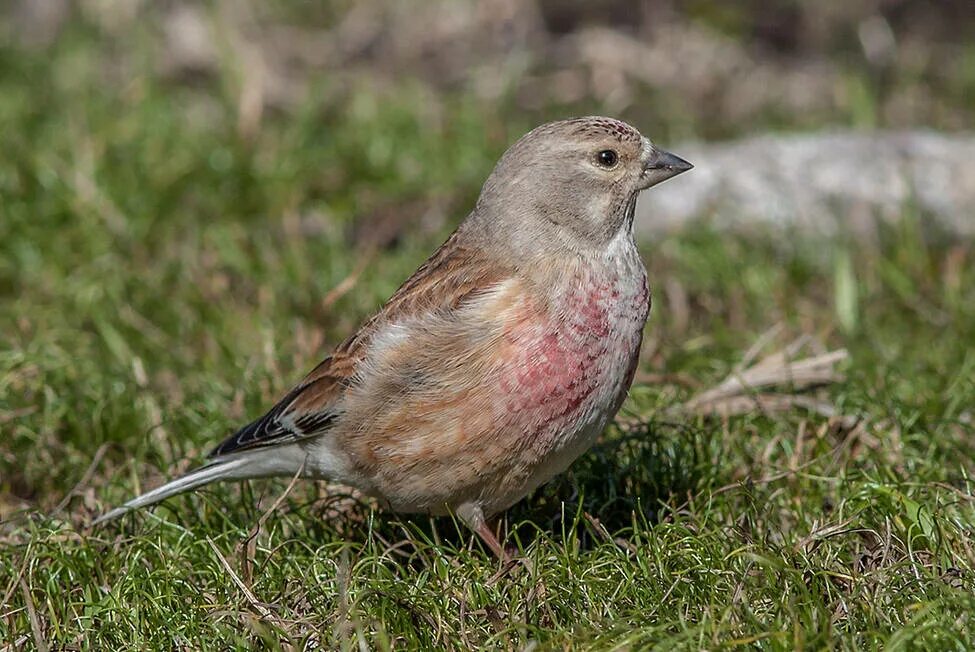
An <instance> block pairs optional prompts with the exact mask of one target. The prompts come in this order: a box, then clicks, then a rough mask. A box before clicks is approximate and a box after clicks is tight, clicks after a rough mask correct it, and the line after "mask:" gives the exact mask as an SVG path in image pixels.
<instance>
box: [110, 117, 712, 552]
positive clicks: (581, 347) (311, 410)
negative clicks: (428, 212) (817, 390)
mask: <svg viewBox="0 0 975 652" xmlns="http://www.w3.org/2000/svg"><path fill="white" fill-rule="evenodd" d="M692 167H693V166H692V165H691V164H690V163H688V162H687V161H685V160H684V159H682V158H680V157H678V156H676V155H675V154H672V153H670V152H667V151H665V150H663V149H660V148H658V147H657V146H656V145H654V144H653V142H652V141H651V140H650V139H648V138H647V137H645V136H643V135H642V134H641V133H640V132H639V131H638V130H637V129H636V128H634V127H632V126H630V125H629V124H627V123H625V122H623V121H620V120H616V119H613V118H608V117H603V116H588V117H580V118H570V119H565V120H559V121H555V122H549V123H546V124H543V125H541V126H539V127H536V128H535V129H533V130H531V131H529V132H528V133H527V134H525V135H524V136H522V137H521V138H520V139H519V140H517V141H516V142H515V143H514V144H513V145H511V146H510V147H509V148H508V149H507V151H505V152H504V154H503V155H502V156H501V158H500V159H499V161H498V162H497V164H496V166H495V167H494V169H493V171H492V172H491V174H490V175H489V176H488V178H487V180H486V181H485V183H484V185H483V187H482V189H481V192H480V195H479V197H478V199H477V201H476V202H475V205H474V207H473V209H472V210H471V212H470V213H469V214H468V215H467V217H466V218H465V219H464V220H463V221H462V222H461V223H460V225H459V226H458V227H457V228H456V230H455V231H454V232H453V233H452V234H451V235H450V236H449V237H448V238H447V240H446V241H445V242H444V243H443V244H442V245H441V246H440V248H439V249H437V251H436V252H435V253H434V254H433V255H432V256H430V258H429V259H428V260H427V261H426V262H424V263H423V264H422V265H421V266H420V267H419V268H418V269H417V271H416V272H415V273H414V274H413V275H412V276H410V277H409V278H408V279H407V280H406V281H405V282H404V283H403V284H402V286H400V287H399V289H398V290H397V291H396V292H395V293H393V295H392V296H391V297H390V298H389V300H388V301H387V302H386V303H385V304H384V305H383V306H382V307H381V308H380V309H379V311H378V312H377V313H376V314H375V315H374V316H372V317H371V318H370V319H368V320H366V321H365V322H364V323H363V325H362V326H361V327H360V328H359V329H358V330H357V331H356V332H355V333H354V334H353V335H351V336H350V337H349V338H348V339H346V340H345V341H344V342H342V343H341V344H340V345H339V346H338V347H337V348H336V349H335V350H334V351H333V352H332V354H331V355H329V356H328V357H327V358H325V359H324V360H323V361H322V362H321V363H320V364H318V366H316V367H315V368H314V369H312V370H311V372H310V373H308V374H307V375H306V376H305V377H304V378H303V379H302V380H301V381H300V382H299V383H298V384H297V385H295V386H294V387H293V388H292V389H291V390H290V391H288V392H287V393H286V394H285V395H284V397H283V398H281V400H280V401H278V402H277V403H276V404H275V405H274V406H273V407H271V409H270V410H269V411H268V412H267V413H266V414H264V415H263V416H261V417H260V418H258V419H256V420H255V421H253V422H251V423H249V424H247V425H245V426H244V427H242V428H240V429H239V430H238V431H236V432H235V433H234V434H233V435H231V436H229V437H228V438H226V439H225V440H224V441H223V442H221V443H220V444H219V445H218V446H216V448H214V449H213V451H212V452H211V453H210V455H209V457H208V460H207V462H206V463H205V464H203V465H202V466H200V467H199V468H197V469H196V470H193V471H190V472H189V473H187V474H185V475H183V476H182V477H178V478H177V479H175V480H172V481H171V482H168V483H166V484H164V485H162V486H160V487H159V488H157V489H154V490H151V491H149V492H147V493H145V494H142V495H140V496H137V497H135V498H133V499H131V500H129V501H128V502H126V503H124V504H123V505H122V506H120V507H117V508H115V509H113V510H111V511H108V512H107V513H105V514H104V515H102V516H101V517H99V518H98V519H96V520H95V521H94V522H93V523H92V524H93V525H97V524H101V523H104V522H106V521H109V520H112V519H114V518H117V517H119V516H122V515H123V514H125V513H127V512H129V511H131V510H134V509H137V508H141V507H145V506H148V505H152V504H154V503H157V502H159V501H162V500H164V499H166V498H169V497H170V496H173V495H175V494H179V493H182V492H185V491H190V490H194V489H197V488H199V487H202V486H203V485H206V484H209V483H211V482H214V481H221V480H245V479H251V478H261V477H272V476H292V477H302V478H308V479H324V480H328V481H331V482H335V483H339V484H344V485H348V486H351V487H355V488H357V489H358V490H360V491H362V492H363V493H365V494H366V495H369V496H372V497H375V498H376V499H378V501H379V503H380V504H381V505H383V506H385V507H386V508H388V509H390V510H392V511H395V512H402V513H419V514H429V515H446V514H453V515H455V516H456V517H458V518H459V519H460V520H461V521H462V522H463V523H464V524H466V525H467V526H468V527H469V528H470V529H471V530H473V532H475V533H476V534H477V535H479V536H480V537H481V539H482V540H483V541H484V543H485V544H486V545H487V547H488V548H489V549H490V550H491V551H492V552H493V553H494V554H495V555H497V556H498V557H499V558H502V559H509V555H508V553H507V551H506V550H505V548H504V547H503V546H502V545H501V543H500V542H499V541H498V538H497V536H496V535H495V533H494V530H493V529H492V527H491V525H490V523H491V519H493V518H495V517H497V516H498V515H500V514H501V513H503V512H504V510H506V509H508V508H509V507H510V506H512V505H513V504H515V503H516V502H518V501H520V500H521V499H522V498H524V497H525V496H527V495H528V494H529V493H531V492H532V491H533V490H535V489H536V488H537V487H539V486H541V485H542V484H544V483H545V482H547V481H549V480H550V479H552V478H553V477H555V476H556V475H557V474H559V473H561V472H563V471H564V470H566V469H567V468H568V467H569V465H570V464H571V463H572V462H573V461H574V460H575V459H576V458H578V457H579V456H580V455H582V454H583V453H584V452H585V451H586V450H587V449H588V448H589V447H590V446H591V445H592V444H593V443H594V442H595V440H596V438H597V437H598V436H599V435H600V434H601V432H602V431H603V430H604V428H605V427H606V426H607V424H608V423H609V422H610V421H611V420H612V419H613V417H614V416H615V415H616V413H617V411H618V410H619V408H620V406H621V405H622V403H623V400H624V398H625V397H626V395H627V393H628V391H629V388H630V385H631V383H632V381H633V376H634V373H635V371H636V368H637V364H638V360H639V356H640V346H641V342H642V337H643V331H644V327H645V324H646V320H647V317H648V314H649V311H650V288H649V284H648V279H647V273H646V269H645V267H644V264H643V262H642V260H641V258H640V255H639V253H638V250H637V246H636V243H635V241H634V236H633V216H634V209H635V206H636V201H637V197H638V196H639V195H640V193H641V192H642V191H643V190H646V189H648V188H650V187H652V186H654V185H656V184H658V183H660V182H662V181H665V180H667V179H670V178H672V177H674V176H676V175H678V174H681V173H683V172H686V171H687V170H689V169H691V168H692Z"/></svg>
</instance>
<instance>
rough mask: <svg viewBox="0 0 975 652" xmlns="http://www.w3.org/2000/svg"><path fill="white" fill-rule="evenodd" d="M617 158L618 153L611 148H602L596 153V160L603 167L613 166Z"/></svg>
mask: <svg viewBox="0 0 975 652" xmlns="http://www.w3.org/2000/svg"><path fill="white" fill-rule="evenodd" d="M619 160H620V157H619V154H617V153H616V152H615V151H614V150H612V149H604V150H602V151H601V152H599V153H597V154H596V162H597V163H599V165H600V166H601V167H604V168H611V167H614V166H615V165H616V163H617V161H619Z"/></svg>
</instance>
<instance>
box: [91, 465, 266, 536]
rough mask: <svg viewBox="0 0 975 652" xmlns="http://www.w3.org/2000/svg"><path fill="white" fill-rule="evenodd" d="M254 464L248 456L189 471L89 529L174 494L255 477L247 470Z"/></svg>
mask: <svg viewBox="0 0 975 652" xmlns="http://www.w3.org/2000/svg"><path fill="white" fill-rule="evenodd" d="M253 461H254V460H253V459H252V458H251V457H250V456H240V457H232V458H224V459H217V460H214V461H213V462H211V463H210V464H207V465H206V466H202V467H200V468H198V469H196V470H195V471H190V472H189V473H187V474H186V475H184V476H182V477H179V478H176V479H175V480H172V481H171V482H167V483H166V484H164V485H163V486H161V487H158V488H156V489H153V490H152V491H148V492H146V493H144V494H142V495H141V496H136V497H135V498H133V499H132V500H130V501H128V502H127V503H125V504H124V505H122V506H121V507H116V508H115V509H113V510H111V511H109V512H106V513H105V514H102V515H101V516H99V517H98V518H96V519H95V520H94V521H92V522H91V525H92V526H96V525H100V524H102V523H106V522H108V521H111V520H113V519H116V518H118V517H119V516H122V515H123V514H127V513H128V512H131V511H132V510H133V509H139V508H140V507H147V506H149V505H154V504H155V503H158V502H159V501H161V500H165V499H167V498H169V497H170V496H175V495H176V494H179V493H183V492H184V491H190V490H192V489H196V488H197V487H202V486H203V485H205V484H209V483H211V482H215V481H217V480H233V479H240V478H249V477H254V476H255V475H256V474H255V473H254V472H253V470H252V469H249V468H248V467H250V466H251V465H252V463H253Z"/></svg>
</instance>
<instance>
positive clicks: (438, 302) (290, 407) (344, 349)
mask: <svg viewBox="0 0 975 652" xmlns="http://www.w3.org/2000/svg"><path fill="white" fill-rule="evenodd" d="M507 278H510V270H509V269H506V268H505V266H502V265H498V264H494V263H491V262H489V261H487V260H485V257H484V255H483V253H482V250H481V249H480V248H477V247H468V246H465V245H463V244H461V238H460V237H458V232H455V233H454V234H453V235H451V236H450V238H448V239H447V241H446V242H445V243H444V244H443V245H441V247H440V248H439V249H438V250H437V251H436V252H435V253H434V254H433V255H432V256H431V257H430V258H429V259H428V260H427V261H426V262H425V263H424V264H423V265H421V266H420V268H419V269H418V270H417V271H416V272H414V274H413V275H412V276H411V277H410V278H409V279H407V280H406V282H405V283H403V285H402V286H400V288H399V289H398V290H397V291H396V292H395V293H394V294H393V296H392V297H390V299H389V301H387V302H386V304H385V305H384V306H383V307H382V309H381V310H380V311H379V312H378V313H376V315H374V316H373V317H372V318H371V319H370V320H369V321H367V322H366V323H365V324H364V325H363V326H362V327H361V328H360V329H359V330H358V331H357V332H356V333H355V334H354V335H352V336H351V337H350V338H349V339H347V340H346V341H345V342H343V343H342V344H341V345H340V346H339V347H338V348H337V349H336V350H335V352H334V353H333V354H332V355H331V356H329V357H328V358H326V359H325V360H323V361H322V362H321V363H320V364H319V365H318V366H317V367H315V368H314V369H313V370H312V371H311V373H309V374H308V375H307V376H305V378H304V379H303V380H302V381H301V382H300V383H298V385H297V386H295V387H294V388H293V389H292V390H291V391H289V392H288V393H287V394H286V395H285V396H284V398H282V399H281V400H280V401H278V403H277V404H275V406H274V407H272V408H271V409H270V411H268V413H267V414H265V415H264V416H262V417H261V418H259V419H257V420H255V421H253V422H251V423H249V424H247V425H246V426H244V427H243V428H241V429H240V430H238V431H237V432H235V433H234V434H233V435H231V436H230V437H228V438H227V439H225V440H224V441H223V442H221V443H220V445H219V446H217V447H216V448H215V449H214V450H213V451H212V452H211V453H210V456H211V457H217V456H221V455H227V454H230V453H237V452H241V451H245V450H250V449H254V448H263V447H266V446H276V445H279V444H288V443H292V442H296V441H300V440H306V439H310V438H313V437H317V436H319V435H321V434H323V433H325V432H327V431H328V430H329V428H330V427H331V426H332V425H333V424H334V422H335V421H336V419H338V418H339V409H338V403H339V399H340V398H341V397H342V395H343V394H344V392H345V390H346V389H347V388H348V387H349V386H350V385H351V384H352V383H353V382H354V377H355V372H356V367H357V365H358V363H359V362H360V361H361V360H362V358H363V357H364V355H365V354H366V352H367V350H368V347H369V342H370V339H371V338H372V336H373V335H374V334H375V333H376V331H377V329H378V328H379V327H380V326H382V325H384V324H390V323H395V322H398V321H401V320H403V319H407V318H411V317H419V316H422V315H425V314H431V313H441V314H449V313H450V312H452V311H455V310H457V309H458V308H461V307H462V306H464V305H465V304H467V303H468V302H469V301H471V300H472V299H474V298H476V297H478V296H481V295H482V294H483V293H484V292H487V291H490V290H491V289H492V288H494V287H496V286H497V284H498V283H501V282H503V281H504V280H505V279H507Z"/></svg>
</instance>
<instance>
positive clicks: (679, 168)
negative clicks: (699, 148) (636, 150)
mask: <svg viewBox="0 0 975 652" xmlns="http://www.w3.org/2000/svg"><path fill="white" fill-rule="evenodd" d="M645 151H646V157H645V158H644V160H643V174H642V175H641V179H642V181H643V183H641V184H640V185H641V187H642V188H644V189H646V188H649V187H651V186H655V185H657V184H658V183H660V182H661V181H666V180H667V179H669V178H671V177H676V176H677V175H678V174H680V173H681V172H687V171H688V170H690V169H691V168H692V167H694V166H693V165H691V164H690V163H688V162H687V161H685V160H684V159H682V158H681V157H679V156H677V155H675V154H671V153H670V152H665V151H664V150H662V149H657V148H656V147H654V146H653V145H650V146H649V147H646V148H645Z"/></svg>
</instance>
